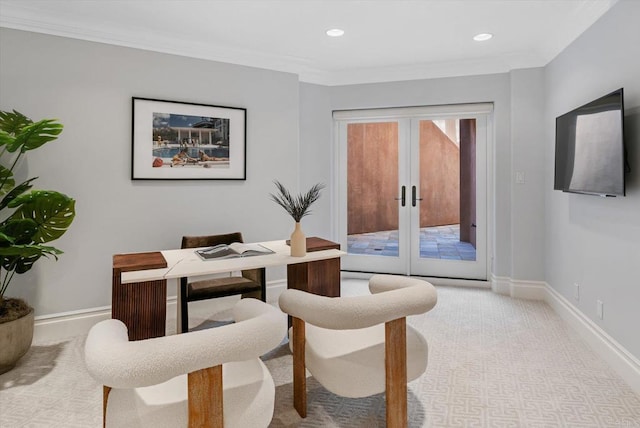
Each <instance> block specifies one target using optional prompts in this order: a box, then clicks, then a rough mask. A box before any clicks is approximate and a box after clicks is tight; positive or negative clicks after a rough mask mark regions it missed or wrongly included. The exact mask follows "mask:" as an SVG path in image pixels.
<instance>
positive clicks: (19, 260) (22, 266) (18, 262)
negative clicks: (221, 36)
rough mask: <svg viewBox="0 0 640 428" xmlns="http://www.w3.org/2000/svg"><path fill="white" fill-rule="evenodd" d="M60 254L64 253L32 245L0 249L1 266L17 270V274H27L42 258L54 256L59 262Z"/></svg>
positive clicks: (43, 246)
mask: <svg viewBox="0 0 640 428" xmlns="http://www.w3.org/2000/svg"><path fill="white" fill-rule="evenodd" d="M59 254H62V251H60V250H58V249H57V248H55V247H50V246H45V245H34V244H30V245H12V246H10V247H0V264H1V265H2V267H3V268H5V269H6V270H8V271H11V270H15V271H16V273H25V272H27V271H29V270H30V269H31V268H32V267H33V264H34V263H35V262H36V261H37V260H38V259H39V258H40V257H42V256H45V257H49V256H53V258H55V259H56V260H58V255H59Z"/></svg>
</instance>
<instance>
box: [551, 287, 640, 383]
mask: <svg viewBox="0 0 640 428" xmlns="http://www.w3.org/2000/svg"><path fill="white" fill-rule="evenodd" d="M544 291H545V298H544V300H545V301H546V302H547V304H549V306H551V307H552V308H553V310H554V311H555V312H556V313H557V314H558V315H560V317H561V318H562V319H563V320H565V321H566V322H567V323H568V324H569V325H571V326H572V327H573V329H574V330H576V331H577V332H578V334H580V336H581V337H582V338H583V339H584V340H585V341H586V342H587V343H588V344H589V346H590V347H591V348H592V349H593V350H594V351H595V352H596V353H597V354H598V355H600V356H601V357H602V358H604V360H605V361H607V363H608V364H609V365H610V366H611V367H612V368H613V369H614V370H615V371H616V372H617V373H618V374H619V375H620V376H621V377H622V379H624V380H625V382H627V384H629V386H630V387H631V389H633V390H634V391H635V392H636V393H637V394H640V360H638V359H637V358H636V357H634V356H633V355H631V353H630V352H629V351H627V350H626V349H625V348H624V347H623V346H622V345H620V344H619V343H618V342H616V341H615V339H613V338H612V337H611V336H609V335H608V334H607V333H606V332H605V331H604V330H602V328H600V326H598V325H597V324H595V323H594V322H593V321H591V320H590V319H589V318H588V317H587V316H586V315H585V314H584V313H582V312H581V311H580V310H579V309H578V308H576V307H575V306H574V305H573V304H571V302H569V301H568V300H567V299H565V298H564V296H562V295H561V294H560V293H558V292H557V291H556V290H554V289H553V288H551V287H550V286H549V285H548V284H545V288H544Z"/></svg>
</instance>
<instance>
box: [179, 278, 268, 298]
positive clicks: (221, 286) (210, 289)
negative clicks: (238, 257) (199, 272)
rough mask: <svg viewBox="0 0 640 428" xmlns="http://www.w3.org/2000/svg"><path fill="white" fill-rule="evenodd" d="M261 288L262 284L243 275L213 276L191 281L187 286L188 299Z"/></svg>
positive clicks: (228, 294) (245, 291)
mask: <svg viewBox="0 0 640 428" xmlns="http://www.w3.org/2000/svg"><path fill="white" fill-rule="evenodd" d="M260 290H261V286H260V284H257V283H255V282H253V281H251V280H250V279H247V278H243V277H241V276H228V277H224V278H212V279H207V280H204V281H194V282H191V283H189V285H188V287H187V300H188V301H194V300H204V299H210V298H211V297H221V296H230V295H232V294H239V293H249V292H252V291H260Z"/></svg>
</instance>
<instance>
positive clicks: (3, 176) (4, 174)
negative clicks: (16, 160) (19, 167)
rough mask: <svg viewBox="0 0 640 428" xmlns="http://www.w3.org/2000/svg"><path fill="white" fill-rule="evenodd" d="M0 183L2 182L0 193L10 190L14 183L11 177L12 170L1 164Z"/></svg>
mask: <svg viewBox="0 0 640 428" xmlns="http://www.w3.org/2000/svg"><path fill="white" fill-rule="evenodd" d="M0 183H2V187H0V195H4V194H6V193H7V192H10V191H11V189H13V186H15V185H16V182H15V180H14V179H13V172H11V170H10V169H7V168H5V167H4V166H2V165H0Z"/></svg>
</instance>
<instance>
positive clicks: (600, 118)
mask: <svg viewBox="0 0 640 428" xmlns="http://www.w3.org/2000/svg"><path fill="white" fill-rule="evenodd" d="M624 174H625V150H624V102H623V90H622V88H620V89H618V90H617V91H614V92H611V93H610V94H607V95H605V96H603V97H600V98H598V99H596V100H593V101H591V102H590V103H588V104H585V105H583V106H581V107H578V108H576V109H574V110H572V111H570V112H568V113H566V114H563V115H562V116H559V117H557V118H556V159H555V179H554V185H553V188H554V189H555V190H562V191H564V192H573V193H584V194H589V195H599V196H624V194H625V178H624Z"/></svg>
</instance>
